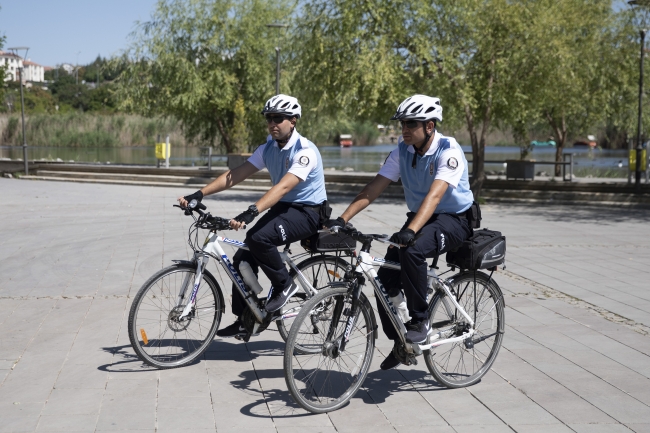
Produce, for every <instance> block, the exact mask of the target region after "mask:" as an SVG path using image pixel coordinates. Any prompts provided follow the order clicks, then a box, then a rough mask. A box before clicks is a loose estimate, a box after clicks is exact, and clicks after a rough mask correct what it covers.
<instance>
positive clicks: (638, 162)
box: [634, 29, 647, 192]
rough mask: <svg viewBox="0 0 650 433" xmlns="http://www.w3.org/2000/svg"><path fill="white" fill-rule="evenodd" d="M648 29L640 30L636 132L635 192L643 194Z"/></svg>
mask: <svg viewBox="0 0 650 433" xmlns="http://www.w3.org/2000/svg"><path fill="white" fill-rule="evenodd" d="M646 33H647V30H646V29H642V30H639V34H640V35H641V60H640V62H639V118H638V123H637V130H636V166H635V170H634V171H635V180H634V191H635V192H641V163H642V161H641V159H642V158H641V156H642V155H643V143H641V128H642V124H641V116H642V114H643V57H644V52H645V35H646Z"/></svg>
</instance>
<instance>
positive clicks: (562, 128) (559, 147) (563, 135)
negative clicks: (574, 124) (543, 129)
mask: <svg viewBox="0 0 650 433" xmlns="http://www.w3.org/2000/svg"><path fill="white" fill-rule="evenodd" d="M545 114H546V119H547V120H548V123H549V125H551V128H552V129H553V135H554V136H555V140H556V141H555V146H556V147H555V162H563V161H562V158H563V157H562V152H563V151H564V145H565V144H566V139H567V127H566V119H565V118H564V115H562V116H561V118H560V119H559V120H560V122H561V123H558V119H555V118H554V117H553V116H552V115H551V114H550V113H549V112H546V113H545ZM554 173H555V176H560V175H561V174H562V166H561V165H556V166H555V172H554Z"/></svg>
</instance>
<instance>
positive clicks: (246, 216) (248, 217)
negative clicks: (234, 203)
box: [233, 204, 260, 224]
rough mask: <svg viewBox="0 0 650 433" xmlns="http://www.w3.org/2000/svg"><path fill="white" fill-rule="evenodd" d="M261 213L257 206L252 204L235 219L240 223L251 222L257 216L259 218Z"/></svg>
mask: <svg viewBox="0 0 650 433" xmlns="http://www.w3.org/2000/svg"><path fill="white" fill-rule="evenodd" d="M259 214H260V212H259V211H258V210H257V206H255V205H254V204H252V205H250V206H249V207H248V209H246V210H245V211H244V212H242V213H240V214H239V215H237V216H236V217H235V218H233V219H234V220H235V221H237V222H240V223H244V224H250V223H252V222H253V220H254V219H255V218H257V216H258V215H259Z"/></svg>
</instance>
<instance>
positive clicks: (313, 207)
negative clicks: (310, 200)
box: [280, 202, 322, 213]
mask: <svg viewBox="0 0 650 433" xmlns="http://www.w3.org/2000/svg"><path fill="white" fill-rule="evenodd" d="M280 203H282V204H284V205H286V206H290V207H295V208H296V209H309V210H313V211H314V212H316V213H319V212H320V208H321V206H322V204H305V203H287V202H280Z"/></svg>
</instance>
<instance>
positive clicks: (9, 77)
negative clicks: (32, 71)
mask: <svg viewBox="0 0 650 433" xmlns="http://www.w3.org/2000/svg"><path fill="white" fill-rule="evenodd" d="M0 66H7V71H6V75H5V79H4V81H16V80H18V68H22V67H23V58H22V57H20V56H18V55H16V54H14V53H9V52H7V51H0Z"/></svg>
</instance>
